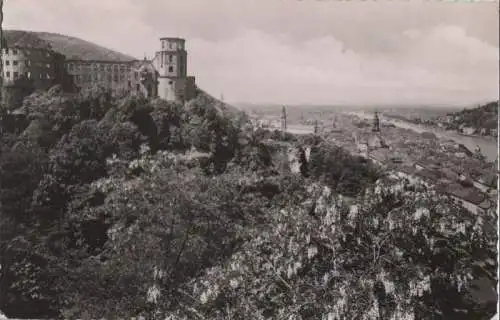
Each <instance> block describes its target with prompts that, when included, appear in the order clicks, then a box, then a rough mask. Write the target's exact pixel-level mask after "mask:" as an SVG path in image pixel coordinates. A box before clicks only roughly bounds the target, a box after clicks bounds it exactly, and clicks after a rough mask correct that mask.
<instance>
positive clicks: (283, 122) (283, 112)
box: [281, 106, 286, 132]
mask: <svg viewBox="0 0 500 320" xmlns="http://www.w3.org/2000/svg"><path fill="white" fill-rule="evenodd" d="M281 130H282V131H283V132H286V108H285V106H283V108H282V109H281Z"/></svg>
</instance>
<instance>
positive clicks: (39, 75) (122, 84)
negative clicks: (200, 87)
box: [2, 34, 196, 102]
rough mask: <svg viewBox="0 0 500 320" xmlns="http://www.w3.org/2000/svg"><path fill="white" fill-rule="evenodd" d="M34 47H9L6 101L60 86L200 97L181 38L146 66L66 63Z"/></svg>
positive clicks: (20, 43)
mask: <svg viewBox="0 0 500 320" xmlns="http://www.w3.org/2000/svg"><path fill="white" fill-rule="evenodd" d="M33 43H36V41H35V39H34V38H32V37H31V36H30V35H29V34H28V35H25V36H24V37H21V39H18V40H17V41H16V42H15V43H11V44H9V43H5V44H4V46H3V47H4V49H3V51H2V62H3V66H4V71H3V79H4V82H3V89H4V91H9V92H7V94H5V95H4V96H5V98H6V99H11V100H16V101H18V102H19V101H21V102H22V99H23V98H24V97H25V96H27V95H29V94H30V93H31V92H33V91H34V90H36V89H39V90H48V89H49V88H50V87H52V86H54V85H56V84H63V85H64V86H70V87H73V88H75V87H76V88H77V89H81V88H84V87H88V86H94V85H98V86H102V87H104V88H106V89H108V90H110V91H112V92H123V93H126V92H129V93H131V94H133V95H135V94H141V95H144V96H146V97H150V98H155V97H159V98H161V99H164V100H167V101H181V102H184V101H187V100H190V99H192V98H193V97H194V96H195V92H196V86H195V78H194V77H191V76H188V75H187V51H186V49H185V40H184V39H181V38H168V37H167V38H161V39H160V47H161V50H159V51H157V52H156V53H155V56H154V58H153V59H152V60H148V59H146V58H144V60H142V61H141V60H130V61H107V60H82V59H75V58H66V57H65V56H64V55H62V54H59V53H57V52H55V51H54V50H52V49H51V47H50V45H49V44H41V43H39V42H38V43H36V44H37V45H36V46H34V45H33ZM13 97H14V98H13Z"/></svg>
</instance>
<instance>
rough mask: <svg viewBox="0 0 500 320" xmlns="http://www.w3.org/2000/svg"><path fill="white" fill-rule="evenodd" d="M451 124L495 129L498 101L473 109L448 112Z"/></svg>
mask: <svg viewBox="0 0 500 320" xmlns="http://www.w3.org/2000/svg"><path fill="white" fill-rule="evenodd" d="M448 116H451V117H453V121H452V123H453V124H456V125H458V126H460V125H464V126H466V127H472V128H474V129H478V130H480V129H483V128H485V129H490V130H491V129H497V117H498V101H493V102H490V103H487V104H485V105H482V106H478V107H477V108H473V109H464V110H462V111H460V112H454V113H449V114H448Z"/></svg>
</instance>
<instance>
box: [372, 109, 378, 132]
mask: <svg viewBox="0 0 500 320" xmlns="http://www.w3.org/2000/svg"><path fill="white" fill-rule="evenodd" d="M372 131H373V132H380V120H379V118H378V112H375V116H374V117H373V127H372Z"/></svg>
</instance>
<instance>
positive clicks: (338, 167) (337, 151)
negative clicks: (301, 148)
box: [308, 142, 380, 196]
mask: <svg viewBox="0 0 500 320" xmlns="http://www.w3.org/2000/svg"><path fill="white" fill-rule="evenodd" d="M308 172H309V174H310V175H311V176H312V177H314V178H316V179H319V180H320V181H321V182H323V183H324V184H325V185H327V186H329V187H330V188H332V189H333V190H334V191H336V192H338V193H341V194H345V195H347V196H353V195H356V194H358V193H359V192H360V191H361V190H363V188H364V186H365V185H367V184H371V183H373V182H375V181H376V180H377V178H379V176H380V174H379V173H378V171H377V169H376V168H375V167H374V166H373V164H371V163H370V162H368V161H366V160H365V159H364V158H362V157H358V156H352V155H351V154H349V153H348V152H347V151H346V150H344V149H342V148H340V147H337V146H335V145H332V144H330V143H328V142H324V143H321V144H318V145H316V146H313V147H312V148H311V158H310V161H309V166H308Z"/></svg>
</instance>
